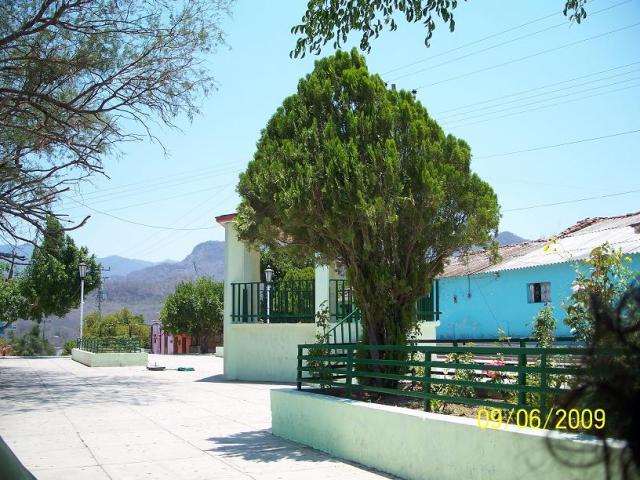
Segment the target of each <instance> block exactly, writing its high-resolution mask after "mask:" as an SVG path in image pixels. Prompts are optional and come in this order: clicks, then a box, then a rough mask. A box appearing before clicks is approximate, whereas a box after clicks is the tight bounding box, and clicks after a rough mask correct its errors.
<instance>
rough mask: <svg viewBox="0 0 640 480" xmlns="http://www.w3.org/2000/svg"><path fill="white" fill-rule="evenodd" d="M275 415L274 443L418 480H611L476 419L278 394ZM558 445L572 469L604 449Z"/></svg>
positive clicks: (513, 431)
mask: <svg viewBox="0 0 640 480" xmlns="http://www.w3.org/2000/svg"><path fill="white" fill-rule="evenodd" d="M271 415H272V424H273V425H272V431H273V434H274V435H277V436H279V437H283V438H286V439H287V440H292V441H294V442H299V443H302V444H305V445H309V446H311V447H313V448H317V449H319V450H323V451H325V452H328V453H331V454H332V455H336V456H338V457H341V458H345V459H348V460H352V461H355V462H358V463H360V464H363V465H366V466H369V467H373V468H376V469H378V470H381V471H384V472H387V473H391V474H393V475H398V476H400V477H402V478H407V479H411V480H431V479H433V480H436V479H437V480H461V479H464V480H515V479H518V480H541V479H544V480H573V479H575V480H586V479H594V480H595V479H602V478H605V476H604V467H602V466H601V465H597V466H593V467H589V468H571V467H568V466H567V465H564V464H562V463H560V462H559V461H557V460H556V459H555V458H553V457H552V455H551V453H550V452H549V450H548V447H547V439H546V438H545V437H546V435H547V432H546V431H541V430H531V429H522V430H521V429H518V427H515V426H510V427H509V428H508V429H506V430H489V429H486V430H481V429H480V428H478V425H477V422H476V421H475V420H473V419H469V418H463V417H454V416H449V415H439V414H435V413H426V412H420V411H416V410H410V409H406V408H398V407H391V406H386V405H378V404H371V403H365V402H359V401H352V400H346V399H341V398H336V397H330V396H327V395H320V394H316V393H308V392H304V391H297V390H271ZM554 437H555V439H554V440H552V442H554V443H555V444H556V445H557V444H559V443H561V444H562V445H560V448H562V447H564V450H562V452H563V453H564V455H565V456H568V457H569V458H570V460H571V461H572V462H580V461H581V460H583V461H586V460H592V459H593V458H594V457H593V454H594V452H597V451H598V449H599V446H598V445H597V442H596V441H595V440H593V439H590V438H589V437H583V439H581V440H577V439H578V438H579V437H578V436H575V435H566V434H565V435H554ZM585 438H587V439H585ZM567 449H570V450H567ZM613 478H618V477H616V476H614V477H613Z"/></svg>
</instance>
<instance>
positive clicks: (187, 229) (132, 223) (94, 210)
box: [67, 197, 213, 231]
mask: <svg viewBox="0 0 640 480" xmlns="http://www.w3.org/2000/svg"><path fill="white" fill-rule="evenodd" d="M67 198H68V199H69V200H71V201H72V202H75V203H77V204H79V205H82V206H83V207H86V208H88V209H89V210H91V211H92V212H95V213H98V214H100V215H106V216H107V217H111V218H114V219H116V220H120V221H121V222H125V223H130V224H131V225H138V226H140V227H146V228H154V229H157V230H181V231H195V230H211V229H212V228H213V227H198V228H176V227H168V226H162V225H149V224H147V223H142V222H136V221H133V220H129V219H126V218H122V217H118V216H116V215H112V214H110V213H108V212H104V211H102V210H98V209H96V208H93V207H90V206H89V205H86V204H84V203H82V202H79V201H77V200H73V199H72V198H70V197H67Z"/></svg>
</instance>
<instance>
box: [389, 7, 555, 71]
mask: <svg viewBox="0 0 640 480" xmlns="http://www.w3.org/2000/svg"><path fill="white" fill-rule="evenodd" d="M559 13H560V12H559V11H555V12H553V13H551V14H549V15H545V16H544V17H539V18H536V19H534V20H531V21H529V22H526V23H522V24H520V25H517V26H515V27H511V28H508V29H507V30H502V31H501V32H498V33H493V34H491V35H488V36H486V37H483V38H480V39H478V40H474V41H473V42H468V43H465V44H463V45H460V46H459V47H455V48H452V49H450V50H447V51H445V52H442V53H438V54H436V55H432V56H430V57H427V58H423V59H422V60H417V61H415V62H412V63H408V64H406V65H402V66H400V67H396V68H393V69H391V70H387V71H386V72H383V74H382V75H387V74H389V73H393V72H397V71H398V70H403V69H405V68H408V67H413V66H414V65H418V64H420V63H424V62H427V61H429V60H433V59H434V58H438V57H442V56H443V55H447V54H449V53H453V52H455V51H458V50H462V49H463V48H466V47H470V46H472V45H475V44H477V43H481V42H484V41H485V40H489V39H491V38H495V37H499V36H500V35H504V34H505V33H509V32H512V31H514V30H518V29H520V28H523V27H527V26H529V25H533V24H534V23H537V22H541V21H542V20H546V19H547V18H551V17H555V16H557V15H558V14H559Z"/></svg>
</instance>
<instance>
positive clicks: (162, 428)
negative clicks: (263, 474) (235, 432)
mask: <svg viewBox="0 0 640 480" xmlns="http://www.w3.org/2000/svg"><path fill="white" fill-rule="evenodd" d="M130 376H132V375H130ZM84 381H85V383H86V384H87V385H90V386H95V384H93V383H90V382H89V381H87V380H84ZM172 400H177V401H179V402H180V403H183V404H185V405H187V404H186V402H184V400H181V399H177V398H173V399H172ZM124 406H125V407H126V408H127V409H128V410H130V411H131V412H132V413H134V414H135V415H138V416H140V417H142V418H144V419H146V420H148V421H150V422H151V423H153V424H154V425H155V426H156V427H158V428H160V429H161V430H164V431H165V432H168V433H169V434H170V435H172V436H174V437H175V438H177V439H179V440H181V441H183V442H185V443H187V444H188V445H190V446H192V447H193V448H195V449H196V450H198V452H200V453H204V454H205V455H208V453H206V452H205V451H204V450H202V449H201V448H200V447H198V446H197V445H195V444H193V443H192V442H190V441H189V440H187V439H185V438H182V437H181V436H180V435H178V434H176V433H174V432H172V431H171V430H169V429H168V428H166V427H164V426H163V425H161V424H159V423H158V422H156V421H155V420H153V419H152V418H150V417H148V416H146V415H144V414H142V413H141V412H137V411H135V410H134V409H132V408H131V407H130V406H129V405H127V404H126V403H125V404H124ZM236 423H238V422H236ZM245 426H249V425H245ZM212 457H214V458H216V459H217V460H219V461H220V462H222V463H224V464H225V465H226V466H228V467H230V468H232V469H233V470H235V471H236V472H238V473H241V474H243V475H248V474H247V472H244V471H243V470H242V469H240V468H239V467H237V466H236V465H234V464H232V463H230V462H229V461H227V460H226V459H224V458H223V457H221V456H218V455H212ZM129 463H130V464H133V463H134V462H129ZM140 463H144V462H140ZM103 470H104V469H103ZM109 478H111V477H109ZM250 478H252V479H253V480H255V478H254V477H251V476H250Z"/></svg>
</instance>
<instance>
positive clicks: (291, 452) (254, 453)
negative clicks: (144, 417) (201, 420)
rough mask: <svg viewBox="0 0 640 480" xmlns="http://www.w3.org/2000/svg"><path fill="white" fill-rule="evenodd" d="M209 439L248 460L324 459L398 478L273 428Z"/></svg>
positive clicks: (220, 450)
mask: <svg viewBox="0 0 640 480" xmlns="http://www.w3.org/2000/svg"><path fill="white" fill-rule="evenodd" d="M208 440H209V441H210V442H212V446H211V448H209V449H208V450H209V451H210V452H215V453H216V454H217V455H220V456H222V457H230V458H241V459H243V460H247V461H252V462H263V463H270V462H278V461H282V460H293V461H299V462H323V463H326V464H327V467H329V466H331V465H340V464H344V463H346V464H349V465H352V466H354V467H356V468H360V469H362V470H365V471H369V472H375V473H376V474H377V475H379V476H380V477H381V478H390V479H394V478H397V477H394V476H391V475H387V474H384V473H380V472H378V471H375V470H372V469H369V468H366V467H363V466H362V465H358V464H355V463H352V462H348V461H346V460H341V459H337V458H333V457H331V456H330V455H329V454H327V453H324V452H321V451H320V450H315V449H313V448H310V447H306V446H304V445H302V444H299V443H295V442H290V441H288V440H284V439H282V438H280V437H276V436H274V435H273V434H272V433H271V429H263V430H252V431H246V432H238V433H234V434H230V435H225V436H220V437H211V438H209V439H208Z"/></svg>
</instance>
